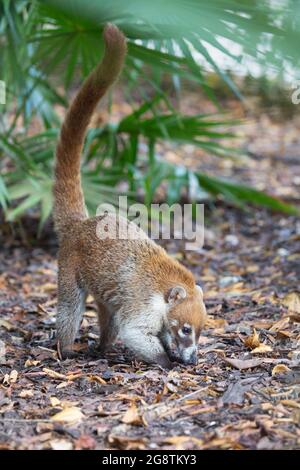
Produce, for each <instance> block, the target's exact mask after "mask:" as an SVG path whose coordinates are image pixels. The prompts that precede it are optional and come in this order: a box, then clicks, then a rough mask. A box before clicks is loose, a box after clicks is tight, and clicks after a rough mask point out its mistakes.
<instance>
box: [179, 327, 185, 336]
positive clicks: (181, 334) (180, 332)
mask: <svg viewBox="0 0 300 470" xmlns="http://www.w3.org/2000/svg"><path fill="white" fill-rule="evenodd" d="M178 336H180V338H185V337H186V335H185V334H184V333H183V331H182V329H181V328H180V330H178Z"/></svg>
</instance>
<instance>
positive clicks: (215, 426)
mask: <svg viewBox="0 0 300 470" xmlns="http://www.w3.org/2000/svg"><path fill="white" fill-rule="evenodd" d="M185 100H186V102H185V104H184V105H185V106H187V107H188V109H189V110H190V111H191V110H193V107H194V108H195V106H196V105H195V103H196V99H195V96H194V98H193V99H191V96H190V95H188V96H187V97H186V98H185ZM235 106H236V107H237V108H236V109H235V111H234V112H235V113H237V114H238V115H242V111H241V109H238V105H235ZM196 107H197V106H196ZM195 110H196V109H195ZM243 132H244V137H243V139H244V140H242V144H243V145H244V147H245V148H247V150H248V151H249V153H251V155H252V156H251V157H249V158H248V157H247V159H245V160H243V163H242V165H241V163H239V162H233V161H228V160H226V161H225V160H224V159H220V158H215V157H212V156H211V155H208V154H205V153H204V152H203V150H201V149H193V150H192V151H191V148H190V147H188V146H187V147H184V146H183V147H182V148H179V149H176V152H175V151H174V149H171V148H170V149H166V148H165V147H163V146H162V147H161V149H160V150H161V152H165V151H166V150H167V151H166V155H167V158H168V159H169V160H170V161H173V162H175V163H180V162H182V159H183V155H184V159H185V164H187V165H190V166H191V167H193V168H195V169H201V171H207V172H208V173H212V174H213V175H214V176H222V177H224V176H226V177H228V178H232V179H235V178H237V179H239V180H241V181H244V182H245V183H247V184H253V185H255V186H256V187H259V188H261V189H267V190H268V191H269V192H271V193H272V194H274V195H277V196H278V197H280V196H281V195H282V194H285V195H286V197H287V198H292V202H294V203H297V202H298V203H299V199H300V186H299V181H300V168H299V165H298V162H297V164H296V163H293V162H294V160H293V155H294V154H295V155H296V154H297V152H298V149H299V143H300V142H299V135H300V134H299V124H297V123H294V122H292V121H290V122H289V121H287V122H285V123H280V124H274V123H272V122H271V121H270V120H269V119H268V117H266V116H265V115H264V116H261V117H260V118H258V119H256V120H255V121H252V122H250V123H248V125H247V127H246V130H245V129H244V131H243ZM282 135H285V136H286V138H285V142H284V147H282V141H281V140H280V138H281V139H282ZM280 136H281V137H280ZM289 136H290V137H289ZM295 139H296V140H297V139H298V140H297V142H296V141H295ZM276 145H278V147H276ZM279 148H280V151H282V148H284V152H285V155H282V154H280V155H279V156H280V158H279V156H278V151H279V150H278V149H279ZM297 155H298V154H297ZM284 156H287V157H288V158H287V159H285V158H284ZM206 218H207V221H206V228H207V230H206V238H205V245H204V247H203V249H201V250H199V252H185V251H184V249H183V244H182V243H181V242H179V241H177V240H176V241H169V242H165V243H164V245H165V247H166V249H167V250H168V251H169V252H170V253H172V254H174V256H175V257H177V258H178V259H180V261H181V262H182V263H184V264H185V265H186V266H187V267H189V268H190V269H191V270H192V271H193V272H194V274H195V276H196V279H197V280H198V281H200V282H201V284H202V286H203V288H204V292H205V299H206V304H207V310H208V322H207V327H206V329H205V330H204V332H203V334H202V336H201V338H200V341H199V360H198V364H197V366H189V367H182V366H178V367H176V368H175V369H173V370H171V371H166V370H162V369H161V368H159V367H157V366H151V365H146V364H143V363H141V362H138V361H136V360H134V358H133V357H132V356H130V353H129V352H128V351H126V350H124V348H123V347H122V345H121V344H119V343H117V344H116V345H115V347H114V348H113V349H112V350H111V351H110V352H109V353H108V354H107V356H106V357H105V358H99V357H95V356H92V355H91V353H90V350H91V347H93V346H94V344H95V341H96V338H97V334H98V332H97V318H96V317H97V316H96V314H95V305H94V303H93V298H92V297H91V296H89V297H88V301H87V307H86V313H85V315H84V317H83V323H82V327H81V331H80V336H79V337H78V339H77V341H76V350H77V352H78V358H76V359H69V360H66V361H63V362H62V361H60V360H59V357H58V354H57V350H56V347H55V315H56V313H55V311H56V275H57V265H56V250H57V247H56V242H55V238H54V235H53V232H51V227H50V228H48V229H47V230H46V231H45V234H44V238H42V239H41V240H40V242H39V245H38V246H37V245H36V246H34V245H33V246H32V247H30V244H27V246H25V245H24V243H22V241H20V240H18V238H16V237H13V236H8V235H6V236H5V237H4V235H3V236H2V235H1V233H2V232H0V245H1V252H0V290H1V298H0V317H1V320H0V364H1V370H0V448H3V449H4V448H5V449H236V450H240V449H274V448H275V449H296V448H297V449H298V448H300V431H299V424H300V408H299V407H300V405H299V396H300V294H299V277H300V263H299V260H300V222H299V220H298V219H297V218H296V217H293V216H285V215H282V214H271V213H270V212H267V211H265V210H263V209H255V210H252V211H246V212H243V211H241V210H239V209H236V208H233V207H231V206H228V205H226V204H224V202H222V201H218V202H217V203H216V204H215V205H214V207H213V208H209V207H208V208H207V211H206ZM24 223H25V225H26V223H27V226H28V225H30V226H31V225H34V223H32V222H30V223H28V222H26V221H25V222H24ZM27 231H28V233H29V235H28V236H30V228H27ZM3 233H6V234H7V230H3ZM1 237H2V238H1Z"/></svg>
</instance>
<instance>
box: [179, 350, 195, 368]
mask: <svg viewBox="0 0 300 470" xmlns="http://www.w3.org/2000/svg"><path fill="white" fill-rule="evenodd" d="M183 362H184V363H185V364H192V365H193V366H196V365H197V364H198V358H197V351H194V352H193V353H192V354H191V355H190V357H189V358H185V359H184V361H183Z"/></svg>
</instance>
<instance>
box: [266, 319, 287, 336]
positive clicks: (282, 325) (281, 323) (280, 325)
mask: <svg viewBox="0 0 300 470" xmlns="http://www.w3.org/2000/svg"><path fill="white" fill-rule="evenodd" d="M289 325H290V319H289V317H283V318H281V319H280V320H278V321H277V322H276V323H274V324H273V325H272V326H271V328H269V331H270V332H271V333H277V332H278V331H280V330H284V329H286V328H288V327H289Z"/></svg>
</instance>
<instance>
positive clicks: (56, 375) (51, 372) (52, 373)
mask: <svg viewBox="0 0 300 470" xmlns="http://www.w3.org/2000/svg"><path fill="white" fill-rule="evenodd" d="M43 372H45V374H47V375H48V376H49V377H51V378H52V379H63V380H66V376H65V375H64V374H60V373H59V372H56V371H55V370H52V369H47V368H46V367H44V368H43Z"/></svg>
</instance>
